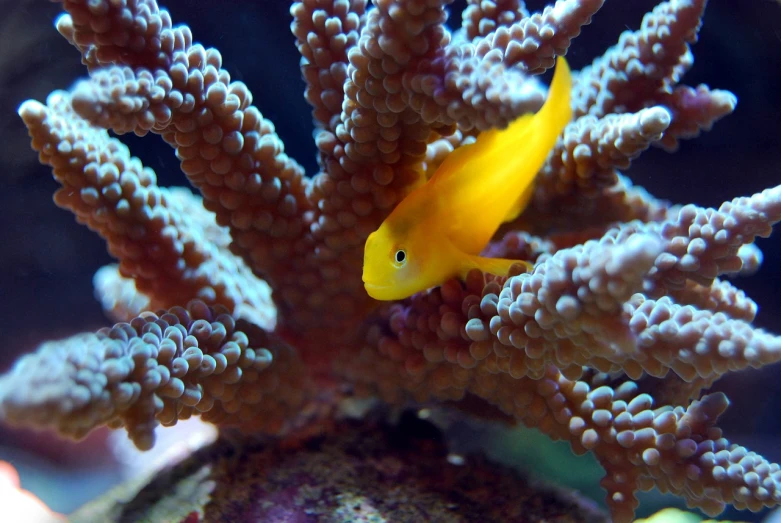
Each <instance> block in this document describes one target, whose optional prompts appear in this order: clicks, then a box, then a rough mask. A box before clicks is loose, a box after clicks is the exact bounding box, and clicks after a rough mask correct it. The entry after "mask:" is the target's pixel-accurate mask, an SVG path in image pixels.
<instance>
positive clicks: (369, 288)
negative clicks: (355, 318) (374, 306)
mask: <svg viewBox="0 0 781 523" xmlns="http://www.w3.org/2000/svg"><path fill="white" fill-rule="evenodd" d="M391 287H392V285H377V284H375V283H369V282H363V288H364V289H366V294H368V295H369V296H370V297H372V298H374V299H377V297H376V296H377V293H381V292H383V291H384V290H386V289H389V288H391Z"/></svg>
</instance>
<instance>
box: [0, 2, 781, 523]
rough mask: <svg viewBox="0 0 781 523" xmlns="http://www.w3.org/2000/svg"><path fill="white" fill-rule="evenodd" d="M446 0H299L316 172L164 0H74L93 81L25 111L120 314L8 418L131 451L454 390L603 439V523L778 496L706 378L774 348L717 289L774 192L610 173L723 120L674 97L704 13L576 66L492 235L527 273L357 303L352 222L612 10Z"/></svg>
mask: <svg viewBox="0 0 781 523" xmlns="http://www.w3.org/2000/svg"><path fill="white" fill-rule="evenodd" d="M450 3H451V2H450V1H448V0H396V1H392V0H376V1H375V2H374V4H373V5H372V6H369V5H367V4H366V2H365V1H364V0H317V1H315V0H304V1H301V2H293V3H292V6H291V15H292V17H293V23H292V25H291V30H292V33H293V36H294V37H295V40H296V45H297V47H298V50H299V52H300V54H301V62H300V67H301V73H302V76H303V78H304V80H305V82H306V91H305V94H304V96H305V99H306V100H307V102H308V103H309V104H310V106H311V108H312V118H313V120H314V126H315V132H314V139H315V143H316V146H317V150H318V157H317V160H318V168H319V172H318V173H316V174H314V173H313V175H312V176H307V175H305V173H304V169H303V167H302V166H301V165H300V164H299V163H297V162H296V161H295V160H293V159H292V158H290V157H289V156H288V155H287V154H286V153H285V148H284V145H283V143H282V140H281V139H280V137H279V136H278V134H277V133H276V129H275V126H274V124H273V123H272V122H271V121H270V120H269V119H267V118H266V117H264V115H263V114H261V111H260V109H259V108H258V107H256V106H255V105H253V98H252V94H251V92H250V90H249V87H248V86H246V85H245V84H244V83H242V82H241V81H233V80H231V76H230V72H229V70H228V68H227V67H225V65H224V63H223V58H222V56H221V55H220V53H219V52H218V51H217V50H215V49H211V48H205V47H203V46H202V45H200V44H198V43H197V39H196V38H194V37H193V34H192V32H191V31H190V29H189V28H188V27H186V26H181V25H174V24H173V22H172V20H171V16H170V15H169V14H168V13H167V12H166V11H165V10H164V9H162V8H161V7H159V6H158V5H157V4H156V2H154V1H153V0H126V1H116V2H114V1H112V2H109V1H107V0H103V1H100V0H98V1H84V0H65V1H63V2H62V5H63V8H64V10H65V12H66V14H65V15H63V16H62V17H60V18H59V19H58V20H57V22H56V26H57V30H58V31H59V32H60V34H61V35H62V36H63V37H64V38H65V39H66V40H67V41H68V42H70V43H71V44H72V45H73V46H74V47H75V48H76V49H77V50H78V51H79V52H80V53H81V55H82V61H83V63H84V64H85V65H86V67H87V69H88V70H89V73H90V76H89V78H88V79H85V80H83V81H81V82H79V83H78V84H76V85H75V86H74V87H73V88H72V89H71V90H70V91H68V92H66V91H55V92H53V93H52V94H51V95H50V96H49V98H48V99H47V101H46V102H45V103H42V102H39V101H35V100H28V101H26V102H25V103H23V104H22V105H21V107H20V108H19V115H20V117H21V119H22V121H23V122H24V124H25V125H26V126H27V128H28V131H29V134H30V136H31V139H32V146H33V148H34V149H35V150H36V151H38V153H39V159H40V160H41V162H42V163H44V164H46V165H49V166H50V167H51V168H52V171H53V173H54V177H55V179H56V180H57V182H58V183H59V184H60V188H59V189H58V190H57V193H56V195H55V203H56V204H57V205H59V206H61V207H63V208H65V209H68V210H70V211H72V212H73V213H74V214H75V216H76V218H77V220H78V221H79V222H80V223H83V224H85V225H87V226H88V227H89V228H90V229H92V230H93V231H95V232H96V233H98V234H99V235H100V236H101V237H102V238H104V239H105V240H106V243H107V245H108V250H109V252H110V253H111V255H112V256H114V257H115V258H116V260H117V262H118V263H117V265H112V266H108V267H105V268H103V269H101V271H100V272H99V273H98V274H97V275H96V278H95V286H96V291H97V294H98V296H99V298H100V300H101V303H102V304H103V305H104V307H106V310H107V313H108V314H109V315H111V316H112V317H113V318H114V319H115V320H116V321H119V323H117V324H116V325H115V326H114V327H113V328H110V329H108V328H107V329H104V330H101V331H99V332H97V333H95V334H84V335H81V336H78V337H74V338H69V339H67V340H63V341H59V342H50V343H47V344H44V345H43V346H41V348H40V349H39V350H38V352H36V353H35V354H33V355H29V356H27V357H25V358H23V359H22V360H20V361H19V363H18V364H17V365H16V366H15V367H14V368H13V369H12V370H11V371H10V372H9V373H8V374H7V375H6V376H4V377H3V378H2V379H1V380H0V415H1V416H2V417H3V418H4V419H6V420H7V421H12V422H16V423H22V424H28V425H33V426H38V427H52V428H55V429H56V430H58V431H59V432H60V433H62V434H65V435H70V436H77V437H80V436H83V435H84V434H86V433H87V432H88V431H90V430H91V429H93V428H95V427H97V426H100V425H103V424H108V425H110V426H112V427H120V426H122V427H125V428H127V430H128V432H129V434H130V436H131V438H132V439H133V441H134V442H135V443H136V445H137V446H139V447H140V448H148V447H150V446H151V445H153V444H154V439H153V432H152V429H153V428H154V427H155V426H156V425H157V424H164V425H171V424H174V423H176V421H177V420H179V419H185V418H187V417H189V416H191V415H193V414H196V413H199V414H201V415H202V416H203V417H204V418H205V419H208V420H211V421H214V422H215V423H217V424H218V425H220V426H231V427H239V428H240V429H242V430H243V431H245V432H271V433H285V431H287V430H289V429H290V428H291V427H299V426H301V425H302V424H305V423H306V422H307V420H310V419H312V418H315V417H318V416H322V415H324V413H328V412H330V410H329V408H328V405H331V404H332V403H333V401H335V400H336V399H338V398H339V396H340V395H343V394H350V393H353V392H358V393H371V394H376V395H378V396H380V397H381V398H383V399H385V400H386V401H388V402H393V403H398V402H404V401H409V400H415V401H419V402H426V401H436V400H439V401H444V400H446V401H453V402H455V403H456V404H458V402H460V401H462V400H464V399H469V400H470V401H477V402H481V403H482V404H483V405H484V406H485V407H484V409H483V410H484V411H486V412H487V409H496V408H498V409H499V410H500V411H502V412H503V413H504V414H506V415H508V416H509V417H510V418H511V419H513V420H515V421H518V422H522V423H524V424H526V425H528V426H532V427H537V428H539V429H540V430H541V431H543V432H544V433H545V434H547V435H549V436H550V437H551V438H553V439H564V440H566V441H569V442H570V444H571V446H572V448H573V450H574V451H575V452H576V453H583V452H587V451H590V452H592V453H593V454H594V455H595V456H596V458H597V460H598V461H599V462H600V464H601V465H602V466H603V467H604V469H605V471H606V474H605V477H604V479H603V481H602V486H603V487H604V488H605V489H606V491H607V504H608V506H609V507H610V510H611V512H612V516H613V518H614V519H615V520H617V521H624V520H629V519H631V517H632V515H633V512H634V509H635V507H636V505H637V501H636V498H635V492H636V491H637V490H646V489H649V488H652V487H657V488H659V489H660V490H663V491H670V492H673V493H675V494H677V495H679V496H682V497H684V498H685V499H686V501H687V503H688V504H690V505H691V506H696V507H700V508H702V509H703V510H704V511H706V512H707V513H711V514H715V513H718V512H719V511H721V510H722V509H723V508H724V506H725V504H732V505H734V506H735V507H737V508H749V509H751V510H758V509H760V508H761V507H762V506H772V505H776V504H778V503H779V502H781V470H779V466H778V465H777V464H774V463H770V462H768V461H767V460H765V459H764V458H763V457H762V456H760V455H758V454H756V453H753V452H750V451H749V450H747V449H745V448H743V447H741V446H738V445H734V444H731V443H730V442H729V441H728V440H727V439H726V438H724V437H723V434H722V431H721V429H719V428H718V423H717V422H718V417H719V416H720V415H721V414H722V413H723V412H724V410H725V409H726V407H727V405H728V401H727V398H726V396H725V395H724V394H723V393H720V392H711V393H704V392H705V391H706V389H707V388H709V387H710V386H711V385H712V384H713V383H714V381H715V380H716V379H718V378H719V377H720V376H722V375H724V374H726V373H729V372H733V371H738V370H742V369H746V368H758V367H761V366H764V365H767V364H771V363H775V362H777V361H778V360H779V359H781V338H779V337H778V336H775V335H773V334H770V333H768V332H766V331H764V330H762V329H759V328H757V327H756V326H754V325H752V322H753V320H754V318H755V315H756V312H757V306H756V304H755V303H754V302H753V301H752V300H751V299H750V298H748V297H746V296H745V294H743V292H742V291H740V290H739V289H738V288H737V287H735V286H734V285H733V283H731V281H730V280H727V279H724V277H725V276H731V275H739V274H747V273H750V272H753V271H755V270H756V269H757V267H758V266H759V265H760V263H761V261H762V254H761V252H760V251H759V249H758V247H757V246H756V245H755V244H754V241H755V239H756V238H757V237H766V236H768V235H769V234H770V232H771V228H772V226H773V225H774V224H775V223H776V222H778V221H779V220H781V187H771V188H769V189H767V190H765V191H761V192H757V193H756V194H754V195H753V196H749V197H742V198H735V199H734V200H731V201H727V202H725V203H723V204H722V205H721V206H718V207H717V208H704V207H700V206H697V205H693V204H691V205H683V206H680V205H672V204H670V203H668V202H665V201H661V200H657V199H655V198H653V197H652V196H650V195H649V194H648V193H646V192H645V191H644V190H643V189H642V188H640V187H638V186H636V185H633V184H632V182H630V180H629V178H627V177H626V176H625V175H624V174H623V173H622V171H624V170H626V169H628V168H629V167H630V164H631V162H632V160H634V159H635V158H637V156H638V155H640V154H641V153H642V152H643V151H645V150H646V149H648V148H649V147H651V146H656V147H661V148H663V149H666V150H668V151H673V150H675V149H676V148H678V147H680V145H681V141H683V140H687V139H690V138H694V137H696V136H697V135H698V134H699V133H700V132H701V131H705V130H709V129H710V128H711V127H712V126H713V124H714V123H715V122H716V121H718V120H719V119H720V118H722V117H724V116H726V115H728V114H729V113H731V112H732V111H733V110H734V109H735V106H736V103H737V99H736V97H735V95H733V94H732V93H730V92H728V91H724V90H720V89H715V88H710V87H709V86H707V85H695V86H689V85H685V84H682V83H681V81H682V77H683V75H684V73H686V72H687V71H688V70H689V69H690V68H691V67H692V65H693V54H692V49H691V44H693V43H695V42H696V40H697V37H698V31H699V29H700V26H701V19H702V16H703V13H704V11H705V8H706V3H707V2H706V1H705V0H669V1H666V2H661V3H659V4H658V5H657V6H656V7H655V8H654V9H653V10H652V11H651V12H649V13H648V14H647V15H646V16H645V17H644V18H643V21H642V24H641V26H640V28H639V29H637V30H635V31H632V30H627V31H626V32H624V33H623V34H622V35H621V37H620V38H619V40H618V42H617V43H616V45H614V46H613V47H611V48H609V49H607V50H606V51H605V52H604V54H603V55H602V56H600V57H598V58H596V59H595V60H594V61H593V63H591V64H590V65H588V66H586V67H584V68H583V69H581V70H580V71H579V72H577V73H576V79H575V85H574V90H573V109H574V119H573V121H572V122H571V123H570V124H569V125H568V126H567V128H566V129H565V131H564V133H563V134H562V136H561V137H560V139H559V142H558V143H557V145H556V146H555V148H554V150H553V151H552V152H551V154H550V156H549V158H548V161H547V163H546V165H545V166H544V167H543V169H542V170H541V171H540V173H539V176H538V179H537V183H536V186H535V190H534V194H533V196H532V199H531V201H530V204H529V207H528V208H527V209H526V211H525V212H524V213H523V214H522V215H521V216H520V217H519V218H518V219H517V220H515V221H514V222H513V223H509V224H506V226H505V227H504V228H503V229H502V230H501V231H500V233H499V234H498V235H497V236H496V238H495V242H493V243H492V244H491V245H489V247H488V248H487V252H488V253H489V254H491V255H494V256H501V257H515V258H518V259H524V260H528V261H530V262H532V263H534V265H535V266H534V269H533V271H532V272H531V273H529V274H500V275H492V274H481V273H479V272H473V273H471V274H470V275H469V277H468V278H467V280H466V281H465V282H459V281H450V282H447V283H445V284H444V285H443V286H441V287H439V288H436V289H432V290H430V291H427V292H424V293H420V294H417V295H415V296H413V297H412V298H410V299H409V300H404V301H402V302H398V303H391V304H379V303H374V302H372V300H370V299H369V298H368V296H366V294H365V293H364V291H363V288H362V285H361V280H360V272H361V261H362V253H363V242H364V240H365V238H366V236H367V235H368V234H369V233H370V232H371V231H373V230H374V229H375V228H376V227H377V226H378V225H379V224H380V223H381V221H382V220H383V219H384V217H385V216H386V215H387V214H388V212H390V210H391V209H392V208H393V207H394V205H395V204H396V203H397V202H398V201H400V199H401V198H403V197H404V195H405V193H406V192H407V191H408V190H409V188H410V187H411V186H412V185H414V184H415V183H418V182H419V181H420V180H421V179H423V178H424V177H425V176H427V175H430V174H431V173H432V172H433V170H434V169H436V166H437V165H438V164H439V162H441V161H442V159H443V158H444V157H445V155H446V154H447V153H448V152H449V151H451V150H453V149H454V148H455V147H458V146H459V145H461V144H462V143H468V142H469V141H471V140H472V139H473V137H474V136H475V135H476V133H479V132H480V131H481V130H484V129H487V128H491V127H504V126H506V125H507V123H508V122H509V121H511V120H512V119H513V118H515V117H517V116H519V115H520V114H523V113H526V112H529V111H534V110H536V109H537V108H539V106H540V105H541V103H542V101H543V99H544V97H545V88H544V84H543V83H542V82H541V81H540V80H539V79H538V77H537V75H539V74H540V73H543V72H544V71H546V70H547V69H548V68H550V67H551V66H552V65H553V62H554V60H553V59H554V58H555V56H557V55H563V54H565V53H567V52H568V49H571V47H570V46H577V45H578V40H577V37H578V36H579V34H580V32H581V30H585V26H587V25H588V24H589V23H590V20H591V17H592V16H599V13H598V11H599V9H600V8H601V6H602V3H603V2H602V1H599V0H559V1H558V2H556V3H555V4H552V5H550V6H548V7H546V8H545V9H544V10H542V11H540V12H538V13H529V12H528V11H527V10H526V8H525V6H524V5H523V3H522V2H518V1H513V0H504V1H501V0H497V1H482V2H478V1H468V2H467V4H468V5H467V8H466V9H465V10H464V12H463V23H462V27H461V28H460V29H458V30H456V31H451V30H450V29H449V28H448V26H446V25H445V21H446V19H447V11H446V8H447V7H448V5H449V4H450ZM259 105H260V104H259ZM107 130H111V131H113V132H114V133H117V134H123V133H131V132H132V133H135V134H136V135H138V136H142V137H143V136H146V135H147V134H149V133H153V134H158V135H160V136H161V137H162V138H163V140H164V141H165V142H166V143H167V144H168V145H170V146H171V147H172V148H173V149H174V151H175V155H176V158H177V159H178V161H179V162H180V167H181V170H182V172H183V173H184V174H185V175H186V176H187V179H188V181H189V182H190V184H191V185H192V186H193V187H194V188H195V189H197V190H198V191H199V193H200V195H193V194H191V193H189V192H188V191H185V190H183V189H179V188H164V187H159V186H158V184H157V176H156V174H155V173H154V172H153V170H152V169H151V168H150V167H148V166H144V165H142V163H141V162H140V160H138V159H136V158H133V157H131V156H130V152H129V150H128V149H127V148H126V147H125V146H124V145H122V144H121V143H119V141H118V140H117V139H116V138H114V137H112V136H111V135H110V134H109V133H108V132H107ZM480 174H481V173H475V175H476V176H479V175H480ZM475 212H479V209H476V210H475ZM150 310H155V311H157V312H156V313H152V312H150ZM272 331H274V332H272Z"/></svg>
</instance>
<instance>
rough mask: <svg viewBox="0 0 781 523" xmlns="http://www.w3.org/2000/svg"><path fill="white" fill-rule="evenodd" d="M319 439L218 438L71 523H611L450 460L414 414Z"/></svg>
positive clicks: (492, 469)
mask: <svg viewBox="0 0 781 523" xmlns="http://www.w3.org/2000/svg"><path fill="white" fill-rule="evenodd" d="M318 432H319V433H318V434H317V435H316V436H311V437H300V436H293V437H290V438H288V440H287V441H285V442H266V443H263V442H245V443H244V444H243V445H241V446H234V445H232V444H231V443H230V441H229V440H226V439H221V440H218V441H217V442H216V443H214V444H212V445H209V446H207V447H205V448H202V449H199V450H197V451H196V452H195V453H194V454H193V455H192V456H189V457H187V458H186V459H184V460H181V461H180V462H178V463H177V462H173V463H166V464H165V467H163V469H162V471H160V473H158V474H157V476H156V477H154V476H153V477H150V476H149V475H145V476H141V477H138V478H134V479H133V480H131V481H129V482H128V483H126V484H124V485H121V486H119V487H117V488H115V489H113V490H112V491H111V492H109V493H107V494H106V495H104V496H102V497H101V498H98V499H97V500H94V501H92V502H90V503H88V504H87V505H85V506H84V507H82V508H80V509H79V510H77V511H76V512H75V513H74V514H71V515H70V516H69V519H68V520H69V521H73V522H92V521H121V520H126V519H129V520H134V521H139V520H142V521H143V520H146V521H245V520H247V519H248V518H249V519H253V520H255V521H302V520H304V521H306V520H312V519H315V520H318V521H332V522H339V521H356V522H361V521H365V522H382V521H420V520H430V521H453V522H467V521H475V520H479V521H486V522H493V521H496V522H500V521H529V522H537V521H540V522H542V521H556V522H560V523H567V522H573V523H574V522H583V523H587V522H591V523H601V522H604V521H606V520H607V518H606V517H605V515H604V514H602V513H600V512H599V511H597V510H596V509H595V507H593V506H592V504H591V503H590V502H588V501H586V500H583V499H579V498H578V497H577V495H575V494H570V493H567V492H563V491H560V490H558V489H553V488H550V487H544V486H540V485H535V484H534V483H532V482H530V481H529V480H528V479H526V478H524V477H522V476H519V475H518V474H517V473H516V472H514V471H511V470H509V469H507V468H504V467H500V466H497V465H495V464H492V463H490V462H487V461H486V460H485V459H481V458H471V457H468V458H463V457H461V456H457V455H448V452H447V448H446V445H445V442H444V438H443V437H442V435H441V434H440V433H438V431H437V429H436V428H435V427H434V426H433V425H430V424H428V423H426V422H423V421H421V420H419V419H417V418H415V417H414V416H405V417H404V419H402V421H401V423H399V424H398V425H397V426H394V427H389V426H385V425H382V424H378V423H377V422H376V421H367V420H362V421H360V422H358V421H340V422H338V423H337V424H336V425H335V426H333V427H323V428H321V430H320V431H318ZM120 500H122V501H120ZM128 500H129V501H128Z"/></svg>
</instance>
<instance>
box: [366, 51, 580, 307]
mask: <svg viewBox="0 0 781 523" xmlns="http://www.w3.org/2000/svg"><path fill="white" fill-rule="evenodd" d="M571 85H572V80H571V74H570V70H569V67H568V65H567V63H566V61H565V60H564V59H563V58H559V59H558V60H557V63H556V71H555V73H554V75H553V81H552V82H551V87H550V90H549V93H548V99H547V100H546V102H545V104H544V105H543V107H542V108H541V109H540V110H539V111H538V112H537V113H534V114H528V115H524V116H521V117H519V118H517V119H516V120H514V121H513V122H511V123H510V125H509V126H508V127H507V128H506V129H503V130H496V129H492V130H489V131H486V132H483V133H481V134H480V135H479V136H478V138H477V140H476V141H475V142H474V143H473V144H469V145H464V146H461V147H459V148H458V149H456V150H455V151H453V152H452V153H450V154H449V155H448V156H447V158H446V159H445V161H444V162H442V164H441V165H440V166H439V168H438V169H437V171H436V172H435V173H434V175H433V176H432V177H431V178H430V179H429V180H428V181H427V182H425V183H423V184H421V185H419V186H417V187H416V188H415V189H413V190H412V191H411V192H410V193H409V194H408V195H407V196H406V197H405V198H404V199H403V200H402V201H401V202H399V204H398V205H397V206H396V208H395V209H393V211H392V212H391V213H390V214H389V215H388V217H387V218H386V219H385V221H384V222H383V223H382V225H380V227H379V228H378V229H377V230H376V231H374V232H373V233H372V234H370V235H369V237H368V238H367V240H366V244H365V246H364V261H363V282H364V287H365V289H366V292H367V293H368V294H369V296H371V297H372V298H374V299H377V300H399V299H403V298H407V297H409V296H411V295H412V294H414V293H416V292H419V291H422V290H425V289H428V288H431V287H435V286H437V285H441V284H442V283H444V282H445V281H447V280H449V279H450V278H454V277H460V278H462V279H463V278H465V277H466V274H467V273H468V272H469V271H470V270H472V269H480V270H481V271H483V272H488V273H492V274H501V275H504V274H507V271H508V270H509V268H510V266H511V265H513V264H515V263H525V264H526V265H527V267H529V265H528V263H526V262H521V261H519V260H505V259H498V258H485V257H481V256H479V254H480V252H481V251H482V250H483V249H484V248H485V246H486V245H487V244H488V242H489V241H490V240H491V238H492V237H493V235H494V234H495V233H496V231H497V229H498V228H499V226H500V225H501V224H502V223H503V222H506V221H509V220H512V219H514V218H515V217H517V216H518V215H519V214H520V213H521V211H523V209H524V208H525V207H526V204H527V203H528V201H529V198H530V196H531V193H532V189H533V182H534V177H535V176H536V174H537V172H538V171H539V170H540V168H541V167H542V165H543V163H544V162H545V159H546V158H547V156H548V154H549V153H550V150H551V149H552V148H553V146H554V145H555V143H556V139H557V137H558V136H559V134H561V132H562V130H563V129H564V126H565V125H567V123H568V122H569V121H570V119H571V117H572V110H571V108H570V91H571Z"/></svg>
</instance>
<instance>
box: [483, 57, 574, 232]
mask: <svg viewBox="0 0 781 523" xmlns="http://www.w3.org/2000/svg"><path fill="white" fill-rule="evenodd" d="M571 92H572V73H571V72H570V68H569V65H568V64H567V60H565V59H564V57H559V58H558V59H557V60H556V70H555V72H554V74H553V80H552V81H551V84H550V88H549V89H548V97H547V99H546V100H545V104H544V105H543V106H542V108H541V109H540V110H539V111H537V112H536V113H534V114H528V115H524V116H521V117H519V118H517V119H516V120H515V121H513V122H512V123H511V124H510V126H509V127H508V129H507V131H508V132H506V133H505V134H504V136H507V140H508V141H509V143H508V144H507V147H508V150H509V151H511V152H510V153H509V154H508V153H506V155H505V156H504V157H503V158H502V156H501V155H498V156H497V157H498V158H501V159H503V160H505V161H506V159H507V157H516V158H518V161H520V162H522V166H523V167H521V168H518V169H513V170H512V171H511V172H512V173H513V174H515V176H516V180H517V181H516V183H517V184H519V185H520V186H522V187H523V188H524V189H525V190H522V191H519V193H520V195H519V197H518V199H517V200H516V201H515V202H514V204H513V206H512V208H510V210H509V212H508V213H507V215H506V216H505V217H504V221H505V222H508V221H512V220H514V219H515V218H517V217H518V215H520V214H521V212H522V211H523V210H524V209H525V208H526V205H527V204H528V203H529V199H530V197H531V195H532V193H533V190H534V178H535V177H536V175H537V172H538V171H539V170H540V168H542V166H543V164H544V163H545V160H546V159H547V158H548V155H549V154H550V152H551V150H552V149H553V147H554V146H555V145H556V140H557V139H558V137H559V135H560V134H561V133H562V131H563V130H564V127H565V126H566V125H567V124H568V123H569V122H570V120H571V119H572V107H571V106H570V96H571ZM521 173H522V174H521Z"/></svg>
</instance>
